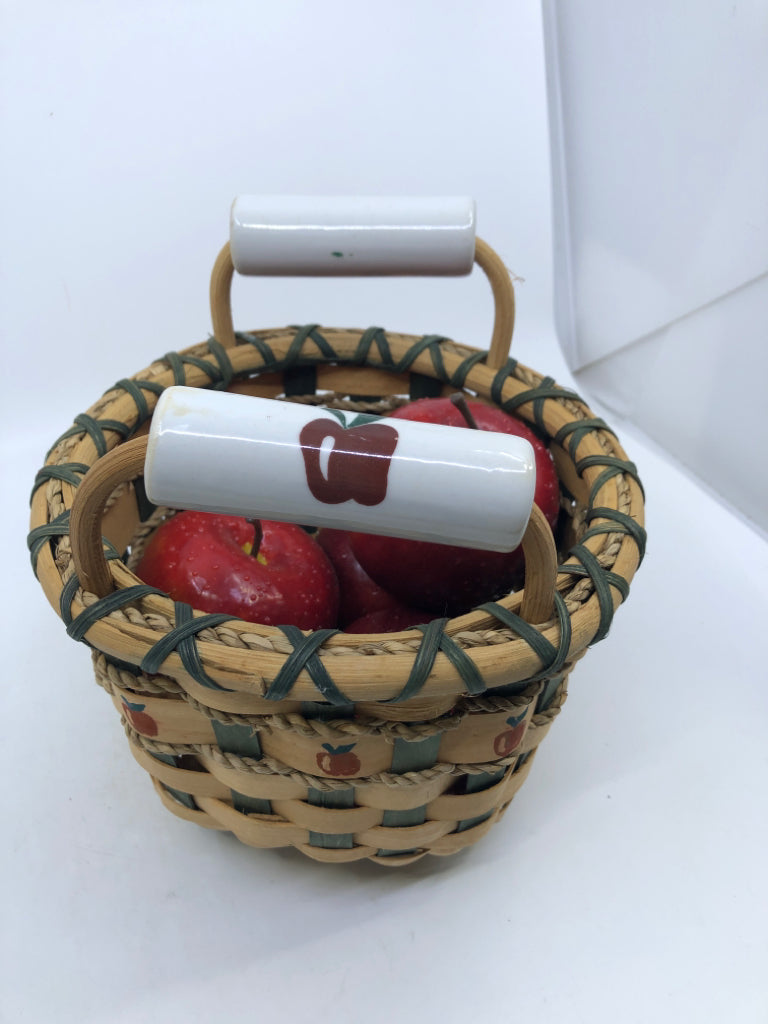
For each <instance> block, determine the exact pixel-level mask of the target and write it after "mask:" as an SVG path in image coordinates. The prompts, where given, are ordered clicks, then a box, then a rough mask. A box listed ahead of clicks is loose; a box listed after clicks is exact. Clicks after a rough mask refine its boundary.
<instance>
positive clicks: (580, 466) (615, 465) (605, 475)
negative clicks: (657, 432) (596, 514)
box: [576, 455, 645, 505]
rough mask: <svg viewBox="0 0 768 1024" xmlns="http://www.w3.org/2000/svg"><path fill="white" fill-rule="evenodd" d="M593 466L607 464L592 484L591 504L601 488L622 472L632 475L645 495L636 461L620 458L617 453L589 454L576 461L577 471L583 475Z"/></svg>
mask: <svg viewBox="0 0 768 1024" xmlns="http://www.w3.org/2000/svg"><path fill="white" fill-rule="evenodd" d="M593 466H605V467H606V468H605V469H604V470H603V472H602V473H601V474H600V476H598V478H597V480H595V482H594V483H593V484H592V490H591V491H590V492H589V504H590V505H592V504H594V501H595V498H596V496H597V493H598V491H599V490H600V488H601V487H602V486H603V485H604V484H606V483H607V482H608V481H609V480H610V479H611V477H614V476H619V475H620V474H624V475H626V476H631V477H632V479H633V480H634V481H635V483H636V484H637V485H638V487H639V488H640V491H641V492H642V494H643V497H645V491H644V490H643V485H642V483H641V482H640V478H639V477H638V475H637V466H636V465H635V464H634V462H628V461H627V460H626V459H619V458H617V457H616V456H615V455H587V456H586V457H585V458H583V459H579V461H578V462H577V463H576V472H577V473H578V474H579V475H580V476H581V474H582V473H583V471H584V470H585V469H591V468H592V467H593Z"/></svg>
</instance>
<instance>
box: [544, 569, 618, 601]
mask: <svg viewBox="0 0 768 1024" xmlns="http://www.w3.org/2000/svg"><path fill="white" fill-rule="evenodd" d="M559 571H560V572H563V573H567V574H568V575H569V576H578V577H579V578H580V579H592V575H591V573H589V572H588V571H587V570H586V569H585V568H584V566H583V565H561V566H560V567H559ZM601 572H602V574H603V576H604V577H605V581H606V583H609V584H610V585H611V586H612V587H615V588H616V589H617V590H618V592H619V593H620V594H621V599H622V601H626V599H627V597H629V584H628V583H627V581H626V580H625V579H624V577H623V576H619V574H618V573H615V572H609V571H608V570H607V569H602V568H601Z"/></svg>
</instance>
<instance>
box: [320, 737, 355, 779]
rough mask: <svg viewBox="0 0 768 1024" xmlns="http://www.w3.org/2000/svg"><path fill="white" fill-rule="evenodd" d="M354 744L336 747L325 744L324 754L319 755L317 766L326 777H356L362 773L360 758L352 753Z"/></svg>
mask: <svg viewBox="0 0 768 1024" xmlns="http://www.w3.org/2000/svg"><path fill="white" fill-rule="evenodd" d="M354 746H355V744H354V743H349V744H346V745H344V746H340V747H334V746H332V745H331V744H330V743H324V744H323V750H324V751H325V753H324V754H318V755H317V766H318V768H319V769H320V771H321V772H325V774H326V775H341V776H346V775H356V774H357V773H358V772H359V771H360V758H359V757H358V756H357V754H353V753H352V748H353V747H354Z"/></svg>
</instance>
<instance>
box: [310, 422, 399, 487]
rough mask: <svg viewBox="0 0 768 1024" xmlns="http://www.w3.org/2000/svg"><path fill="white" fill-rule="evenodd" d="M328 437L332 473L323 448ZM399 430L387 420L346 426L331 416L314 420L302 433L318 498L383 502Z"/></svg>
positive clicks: (312, 483) (312, 485) (329, 461)
mask: <svg viewBox="0 0 768 1024" xmlns="http://www.w3.org/2000/svg"><path fill="white" fill-rule="evenodd" d="M328 438H331V439H332V440H333V448H332V449H331V452H330V454H329V456H328V475H327V476H324V475H323V471H322V468H321V465H320V450H321V448H322V446H323V442H325V441H326V440H327V439H328ZM397 439H398V434H397V431H396V430H395V428H394V427H391V426H389V425H388V424H386V423H365V424H362V425H361V426H357V427H349V428H347V429H345V428H344V427H342V426H341V424H339V423H335V422H334V421H333V420H329V419H325V418H323V419H316V420H310V422H309V423H307V424H306V425H305V426H304V427H302V430H301V433H300V434H299V444H300V446H301V453H302V455H303V456H304V468H305V470H306V474H307V484H308V485H309V489H310V491H311V492H312V494H313V495H314V497H315V498H317V500H318V501H322V502H324V503H325V504H326V505H338V504H340V503H341V502H343V501H348V500H349V499H350V498H352V499H353V500H354V501H357V502H358V503H359V504H360V505H379V504H380V503H381V502H382V501H384V498H385V497H386V494H387V476H388V474H389V465H390V462H391V460H392V456H393V454H394V452H395V448H396V447H397Z"/></svg>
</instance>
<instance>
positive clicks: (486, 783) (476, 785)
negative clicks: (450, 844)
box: [453, 768, 507, 832]
mask: <svg viewBox="0 0 768 1024" xmlns="http://www.w3.org/2000/svg"><path fill="white" fill-rule="evenodd" d="M506 771H507V769H506V768H500V769H499V770H498V771H497V772H477V773H473V774H471V775H465V776H464V784H463V786H462V792H464V793H482V791H483V790H484V789H490V788H491V786H495V785H496V783H498V782H501V780H502V779H503V778H504V774H505V772H506ZM492 814H493V811H486V813H485V814H478V815H476V816H475V817H474V818H464V819H463V820H462V821H459V822H457V823H456V828H455V829H454V830H453V831H454V832H466V831H467V830H468V829H470V828H474V827H475V825H480V824H482V822H484V821H487V820H488V819H489V818H490V817H491V815H492Z"/></svg>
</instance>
